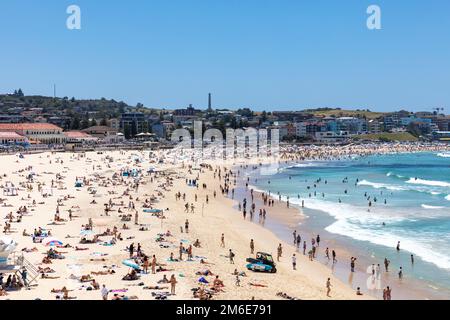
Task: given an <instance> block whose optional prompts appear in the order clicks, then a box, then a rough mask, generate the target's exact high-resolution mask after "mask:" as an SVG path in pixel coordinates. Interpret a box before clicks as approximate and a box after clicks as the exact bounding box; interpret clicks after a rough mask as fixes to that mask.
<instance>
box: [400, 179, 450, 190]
mask: <svg viewBox="0 0 450 320" xmlns="http://www.w3.org/2000/svg"><path fill="white" fill-rule="evenodd" d="M406 183H410V184H422V185H426V186H433V187H447V188H448V187H450V182H445V181H433V180H425V179H415V178H410V179H409V180H408V181H406Z"/></svg>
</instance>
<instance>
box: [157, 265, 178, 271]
mask: <svg viewBox="0 0 450 320" xmlns="http://www.w3.org/2000/svg"><path fill="white" fill-rule="evenodd" d="M174 270H175V269H167V268H163V267H161V266H159V267H158V268H157V269H156V272H166V271H174Z"/></svg>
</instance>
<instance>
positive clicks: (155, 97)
mask: <svg viewBox="0 0 450 320" xmlns="http://www.w3.org/2000/svg"><path fill="white" fill-rule="evenodd" d="M71 4H76V5H79V6H80V8H81V13H82V16H81V28H82V29H81V30H68V29H67V28H66V19H67V17H68V14H67V13H66V9H67V7H68V6H69V5H71ZM371 4H377V5H379V6H380V7H381V10H382V11H381V12H382V30H375V31H374V30H372V31H371V30H368V29H367V27H366V19H367V17H368V15H367V14H366V9H367V7H368V6H369V5H371ZM53 83H56V84H57V94H58V96H68V97H72V96H75V97H77V98H100V97H105V98H113V99H116V100H123V101H125V102H127V103H129V104H132V105H135V104H136V103H138V102H141V103H143V104H144V105H145V106H148V107H160V108H164V107H165V108H173V107H185V106H187V105H188V104H190V103H192V104H193V105H194V106H195V107H198V108H205V107H206V106H207V94H208V92H211V93H212V94H213V104H214V107H230V108H238V107H251V108H253V109H255V110H263V109H266V110H270V109H277V110H300V109H304V108H313V107H341V108H353V109H356V108H370V109H371V110H379V111H390V110H397V109H400V108H406V109H409V110H416V111H417V110H431V109H432V108H433V107H436V106H439V107H446V113H449V109H450V1H448V0H428V1H426V0H408V1H406V0H386V1H383V0H371V1H366V0H342V1H336V0H328V1H324V0H309V1H306V0H271V1H265V0H128V1H122V0H108V1H107V0H71V1H66V0H39V1H36V0H1V2H0V92H2V93H5V92H11V91H13V90H14V89H16V88H19V87H21V88H22V89H23V90H24V92H25V94H43V95H52V94H53Z"/></svg>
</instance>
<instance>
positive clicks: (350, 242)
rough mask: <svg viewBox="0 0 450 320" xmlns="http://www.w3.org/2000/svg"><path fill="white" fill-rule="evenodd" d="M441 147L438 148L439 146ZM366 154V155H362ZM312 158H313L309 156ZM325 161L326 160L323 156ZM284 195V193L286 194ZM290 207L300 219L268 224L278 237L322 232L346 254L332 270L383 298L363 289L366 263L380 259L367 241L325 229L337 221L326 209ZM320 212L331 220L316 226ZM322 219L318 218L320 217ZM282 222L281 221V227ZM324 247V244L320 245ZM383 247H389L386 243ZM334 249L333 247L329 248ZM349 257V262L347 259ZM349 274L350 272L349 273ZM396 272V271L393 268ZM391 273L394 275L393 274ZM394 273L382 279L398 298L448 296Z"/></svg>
mask: <svg viewBox="0 0 450 320" xmlns="http://www.w3.org/2000/svg"><path fill="white" fill-rule="evenodd" d="M437 151H438V150H437ZM422 152H424V153H427V152H430V151H429V150H425V151H414V152H410V151H408V152H392V153H389V154H399V153H400V154H402V153H422ZM363 157H364V156H363ZM306 161H311V160H306ZM322 161H325V160H322ZM298 164H301V161H300V162H293V163H292V162H291V163H288V162H286V163H284V165H285V166H286V167H287V166H295V165H298ZM249 171H250V174H249V177H251V179H254V178H255V177H256V178H258V177H259V176H258V175H257V174H256V173H254V172H253V170H249ZM249 188H250V189H251V188H253V189H254V190H257V191H255V193H256V194H258V195H259V197H258V198H260V195H261V194H262V193H264V192H268V190H266V191H264V190H261V189H260V188H261V187H256V186H255V185H251V184H250V185H249ZM271 198H272V199H274V200H275V204H278V205H279V206H283V207H286V199H283V200H281V201H278V198H277V197H275V195H274V194H272V195H271ZM283 198H285V197H283ZM290 207H291V208H296V209H297V210H298V211H299V216H298V219H297V223H296V224H293V223H292V221H291V220H292V219H289V221H287V219H285V217H284V216H282V215H275V216H274V219H276V220H278V221H276V223H275V225H270V224H267V225H266V227H267V228H269V229H271V230H272V231H273V232H274V233H275V234H276V235H277V236H278V237H280V238H282V239H283V240H285V241H288V239H291V237H292V236H291V234H292V232H293V231H294V230H297V231H300V232H299V233H300V234H302V241H303V234H309V235H315V234H320V235H321V237H322V236H325V237H323V238H322V239H323V242H324V243H328V246H330V248H331V247H333V248H336V249H337V250H336V251H337V252H338V256H341V257H342V256H343V257H344V259H342V258H341V261H342V260H344V261H345V262H344V264H345V266H342V265H340V266H338V267H337V268H335V270H333V273H334V274H336V275H337V276H338V277H339V279H340V280H341V281H343V282H345V283H346V284H348V285H350V286H352V287H353V288H354V289H356V287H357V286H359V287H361V290H362V291H363V292H365V293H366V294H369V295H371V296H373V297H374V298H377V299H381V295H382V292H381V291H382V290H376V291H374V290H368V291H367V290H363V288H365V287H366V281H365V280H366V279H367V278H368V276H369V275H368V274H367V272H366V269H365V268H364V267H363V266H367V267H369V266H370V265H371V264H372V263H380V261H378V262H376V261H375V260H374V259H373V257H370V256H366V255H367V254H369V255H370V252H368V251H367V250H365V249H364V241H360V240H356V239H353V238H351V237H346V236H343V235H339V234H333V233H330V232H328V231H326V230H325V228H326V227H327V226H328V225H331V224H332V222H331V221H335V220H334V218H333V217H332V216H330V215H329V214H328V213H327V212H324V211H318V210H313V209H309V208H301V206H300V205H299V204H295V203H291V204H290ZM317 215H319V216H321V218H320V219H328V221H329V222H330V223H329V224H328V223H326V224H324V223H323V221H322V222H321V225H320V226H317V225H315V224H317V222H316V223H314V220H315V219H316V216H317ZM320 219H319V220H320ZM279 225H282V227H281V228H280V226H279ZM369 245H370V246H375V247H377V246H379V245H375V244H372V243H369ZM321 247H322V245H321ZM323 249H324V248H323V247H322V249H321V251H319V258H318V259H317V260H318V261H320V263H322V264H323V265H326V266H329V265H330V263H329V262H328V261H327V259H326V258H325V256H324V254H323V252H322V250H323ZM382 249H386V248H385V247H383V248H382ZM330 250H331V249H330ZM355 253H357V254H358V263H357V265H356V271H357V272H356V273H354V274H352V273H350V272H349V265H350V257H352V256H353V255H355ZM417 260H418V263H419V261H422V260H421V259H420V258H417ZM347 261H348V262H347ZM349 274H350V276H349ZM393 274H395V272H393ZM391 277H392V275H391ZM391 277H389V275H388V274H385V279H384V281H382V283H384V284H385V285H386V283H387V282H386V281H389V282H388V283H387V284H388V285H390V287H391V288H392V289H393V292H394V295H395V298H394V299H415V300H420V299H424V298H427V299H432V300H434V299H439V300H441V299H442V300H444V299H446V297H447V292H450V290H449V289H446V288H440V289H439V291H436V290H437V288H436V285H434V284H433V283H432V282H431V281H428V280H424V279H418V278H414V277H413V278H408V280H407V281H408V282H406V283H405V281H404V280H403V282H399V281H398V279H396V278H395V276H394V277H393V279H391V280H389V279H390V278H391Z"/></svg>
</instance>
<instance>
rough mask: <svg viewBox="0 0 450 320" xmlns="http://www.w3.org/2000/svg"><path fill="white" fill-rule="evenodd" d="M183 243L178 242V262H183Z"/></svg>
mask: <svg viewBox="0 0 450 320" xmlns="http://www.w3.org/2000/svg"><path fill="white" fill-rule="evenodd" d="M183 249H184V248H183V243H182V242H180V247H179V253H180V261H182V260H183Z"/></svg>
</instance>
